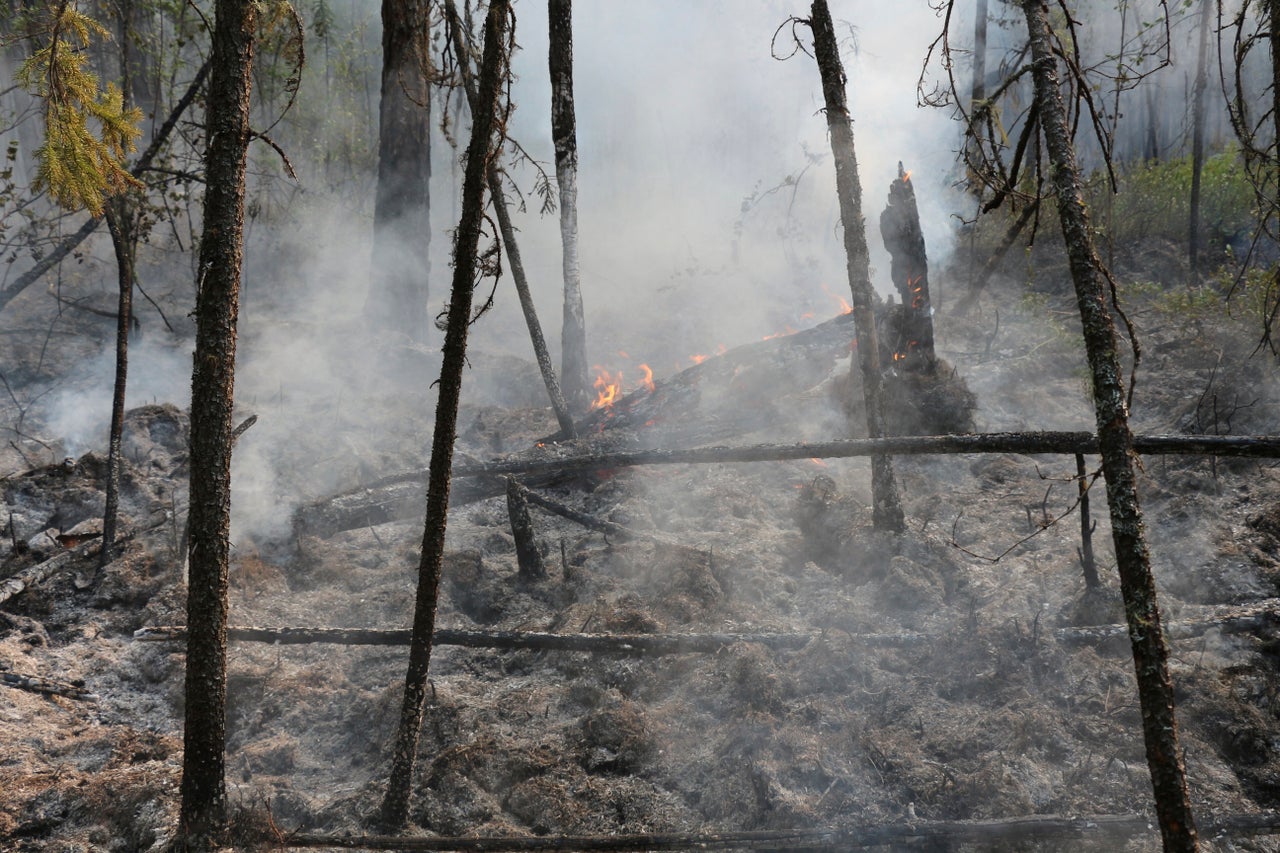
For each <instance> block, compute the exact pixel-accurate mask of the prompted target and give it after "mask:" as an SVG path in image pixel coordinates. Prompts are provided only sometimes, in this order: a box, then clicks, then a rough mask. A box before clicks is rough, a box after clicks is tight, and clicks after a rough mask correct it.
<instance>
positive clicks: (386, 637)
mask: <svg viewBox="0 0 1280 853" xmlns="http://www.w3.org/2000/svg"><path fill="white" fill-rule="evenodd" d="M1277 623H1280V598H1269V599H1267V600H1265V601H1260V602H1257V603H1255V604H1249V605H1243V606H1240V607H1232V608H1228V609H1223V610H1218V611H1216V612H1215V613H1214V614H1213V615H1211V616H1206V617H1205V618H1202V619H1194V620H1186V621H1179V622H1170V623H1168V626H1167V633H1168V636H1169V638H1170V639H1175V640H1186V639H1194V638H1196V637H1202V636H1204V635H1205V634H1207V633H1209V632H1210V631H1213V630H1218V631H1221V632H1222V633H1224V634H1243V633H1249V632H1251V631H1258V630H1261V629H1262V628H1264V627H1266V626H1268V625H1273V624H1277ZM1128 630H1129V629H1128V628H1127V627H1126V626H1125V625H1094V626H1086V627H1069V628H1057V629H1055V630H1053V631H1047V632H1045V633H1046V634H1048V635H1050V636H1052V637H1053V638H1054V639H1055V640H1057V641H1058V642H1060V643H1065V644H1069V645H1086V644H1092V643H1104V642H1107V641H1108V640H1113V639H1116V638H1119V637H1124V636H1125V635H1126V633H1127V632H1128ZM186 635H187V630H186V628H185V627H183V626H181V625H161V626H154V627H147V628H139V629H138V630H137V631H135V632H134V633H133V638H134V639H135V640H139V641H148V642H176V641H179V640H185V639H186ZM824 636H825V637H828V638H830V639H832V640H837V641H843V642H850V643H855V644H859V645H866V646H875V647H893V648H903V647H911V646H923V645H928V644H931V643H934V644H949V643H954V642H955V638H954V637H951V636H948V635H944V634H919V633H913V632H901V633H891V634H845V633H830V634H821V633H812V634H808V633H711V634H553V633H549V632H544V631H464V630H455V629H449V628H441V629H438V630H437V631H436V632H435V635H434V638H433V640H432V642H433V645H436V646H466V647H468V648H473V649H480V648H487V649H536V650H540V651H568V652H592V653H594V654H622V655H637V656H650V655H672V654H690V653H707V652H717V651H720V650H721V649H723V648H726V647H728V646H732V645H734V644H735V643H759V644H760V645H763V646H766V647H768V648H772V649H800V648H804V647H805V646H806V645H808V644H809V643H810V642H812V641H814V640H817V639H820V638H822V637H824ZM227 639H228V640H238V641H240V642H256V643H278V644H280V645H306V644H311V643H332V644H335V645H344V646H404V645H408V643H409V631H408V630H401V629H388V630H379V629H371V628H273V627H254V626H239V627H230V628H227Z"/></svg>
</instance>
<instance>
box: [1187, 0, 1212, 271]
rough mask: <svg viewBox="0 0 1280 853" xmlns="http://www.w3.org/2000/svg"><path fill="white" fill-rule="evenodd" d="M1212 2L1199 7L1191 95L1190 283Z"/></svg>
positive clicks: (1196, 261) (1196, 260) (1196, 242)
mask: <svg viewBox="0 0 1280 853" xmlns="http://www.w3.org/2000/svg"><path fill="white" fill-rule="evenodd" d="M1212 9H1213V0H1203V2H1202V3H1201V4H1200V49H1199V53H1198V55H1197V57H1196V82H1195V85H1194V87H1193V89H1192V93H1191V202H1190V207H1191V213H1190V216H1189V221H1188V223H1187V260H1188V263H1189V264H1190V266H1191V281H1192V283H1194V282H1195V281H1196V271H1197V270H1198V269H1199V268H1200V176H1201V173H1202V172H1203V171H1204V112H1205V109H1204V90H1205V89H1206V88H1208V85H1209V75H1208V72H1207V71H1206V66H1207V65H1208V61H1209V30H1210V29H1212V26H1213V25H1212V23H1211V21H1210V12H1211V11H1212Z"/></svg>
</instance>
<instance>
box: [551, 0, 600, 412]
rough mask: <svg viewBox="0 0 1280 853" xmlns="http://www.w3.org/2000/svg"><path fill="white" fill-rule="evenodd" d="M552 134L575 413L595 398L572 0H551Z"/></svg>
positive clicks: (564, 329)
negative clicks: (581, 258)
mask: <svg viewBox="0 0 1280 853" xmlns="http://www.w3.org/2000/svg"><path fill="white" fill-rule="evenodd" d="M547 14H548V17H549V19H550V21H549V24H550V28H549V34H550V49H549V51H548V55H547V64H548V66H549V70H550V72H551V138H552V141H553V142H554V143H555V149H556V184H557V186H558V187H559V189H560V242H561V243H562V244H563V248H564V260H563V267H564V319H563V325H562V326H561V329H560V380H561V384H562V386H563V388H564V396H565V399H566V400H567V401H568V403H569V407H570V410H571V411H572V412H573V413H574V414H575V415H581V414H583V413H584V412H586V411H587V406H589V405H590V403H591V379H590V376H589V375H588V369H587V321H586V318H585V316H584V315H583V305H582V279H581V276H580V275H579V269H578V134H577V126H576V123H575V118H574V106H573V6H572V0H549V2H548V4H547Z"/></svg>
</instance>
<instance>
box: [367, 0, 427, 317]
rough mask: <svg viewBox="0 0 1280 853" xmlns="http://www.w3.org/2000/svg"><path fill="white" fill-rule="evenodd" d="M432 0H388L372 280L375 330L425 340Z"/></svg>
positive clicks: (369, 310) (370, 313)
mask: <svg viewBox="0 0 1280 853" xmlns="http://www.w3.org/2000/svg"><path fill="white" fill-rule="evenodd" d="M429 6H430V4H429V3H428V0H383V3H382V96H381V100H380V102H379V106H378V189H377V194H376V197H375V199H374V206H373V280H372V282H371V283H370V287H369V296H368V299H367V301H366V302H365V315H366V316H367V317H368V318H369V320H370V321H371V322H373V323H374V324H375V327H376V328H379V329H387V330H392V331H395V332H399V333H402V334H405V335H407V336H408V337H409V338H410V339H411V340H414V341H418V342H422V341H425V340H426V337H427V332H428V329H430V327H431V316H430V313H431V312H430V306H429V304H428V301H427V300H428V280H429V278H430V274H431V256H430V248H431V193H430V182H431V93H430V87H429V82H428V81H429V76H430V74H429V71H430V57H429V46H430V43H429V37H428V26H427V23H428V13H429Z"/></svg>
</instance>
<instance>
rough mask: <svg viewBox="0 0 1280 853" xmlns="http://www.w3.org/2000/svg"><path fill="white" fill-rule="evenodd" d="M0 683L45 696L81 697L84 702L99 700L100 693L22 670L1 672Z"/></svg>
mask: <svg viewBox="0 0 1280 853" xmlns="http://www.w3.org/2000/svg"><path fill="white" fill-rule="evenodd" d="M0 684H3V685H4V686H5V687H13V688H15V689H17V690H26V691H27V692H29V693H40V694H42V695H45V696H63V697H66V698H67V699H79V700H80V701H82V702H97V701H98V695H97V694H96V693H92V692H90V691H89V690H88V689H86V688H85V687H84V686H82V685H78V684H66V683H64V682H61V681H50V680H49V679H47V678H41V677H40V676H38V675H23V674H22V673H20V672H0Z"/></svg>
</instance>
